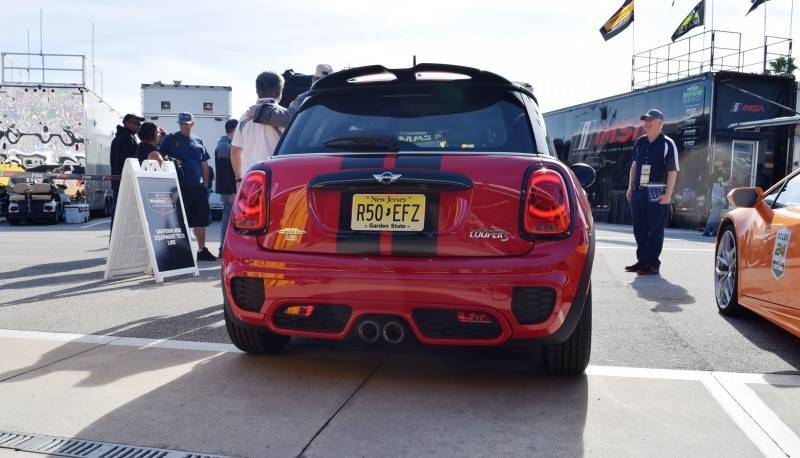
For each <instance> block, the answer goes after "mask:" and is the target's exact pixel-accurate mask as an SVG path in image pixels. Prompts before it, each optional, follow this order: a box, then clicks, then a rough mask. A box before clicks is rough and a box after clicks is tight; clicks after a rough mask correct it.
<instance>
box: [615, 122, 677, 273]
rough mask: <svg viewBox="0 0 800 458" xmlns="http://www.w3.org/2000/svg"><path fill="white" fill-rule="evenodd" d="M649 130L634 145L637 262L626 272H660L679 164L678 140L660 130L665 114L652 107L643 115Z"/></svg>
mask: <svg viewBox="0 0 800 458" xmlns="http://www.w3.org/2000/svg"><path fill="white" fill-rule="evenodd" d="M640 119H641V120H642V121H644V129H645V132H646V134H645V135H642V136H641V137H639V138H638V139H636V143H634V145H633V164H632V165H631V170H630V178H629V181H628V192H627V194H626V197H627V198H628V201H629V202H630V206H631V219H632V220H633V236H634V238H635V239H636V263H635V264H633V265H630V266H625V270H626V271H627V272H636V273H637V274H639V275H657V274H658V273H659V272H660V268H661V260H660V259H659V257H660V256H661V249H662V247H663V246H664V226H666V222H667V215H668V214H669V203H670V200H671V199H672V191H673V189H674V188H675V180H676V178H677V177H678V171H679V170H680V167H679V165H678V148H677V147H676V146H675V142H674V141H673V140H672V139H671V138H669V137H667V136H666V135H664V133H663V132H662V131H661V129H662V127H663V126H664V115H663V114H662V113H661V112H660V111H658V110H656V109H652V110H650V111H648V112H647V113H645V114H643V115H642V116H641V118H640Z"/></svg>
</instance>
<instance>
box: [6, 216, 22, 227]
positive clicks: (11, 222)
mask: <svg viewBox="0 0 800 458" xmlns="http://www.w3.org/2000/svg"><path fill="white" fill-rule="evenodd" d="M6 220H7V221H8V224H9V225H11V226H19V220H18V219H10V218H6Z"/></svg>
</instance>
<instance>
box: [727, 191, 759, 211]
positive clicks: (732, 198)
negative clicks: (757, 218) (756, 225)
mask: <svg viewBox="0 0 800 458" xmlns="http://www.w3.org/2000/svg"><path fill="white" fill-rule="evenodd" d="M759 200H764V190H763V189H761V188H736V189H733V190H731V192H729V193H728V202H730V203H731V205H734V206H736V207H745V208H754V207H755V206H756V203H758V201H759Z"/></svg>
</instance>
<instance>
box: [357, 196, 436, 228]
mask: <svg viewBox="0 0 800 458" xmlns="http://www.w3.org/2000/svg"><path fill="white" fill-rule="evenodd" d="M424 226H425V195H424V194H356V195H354V196H353V213H352V215H351V219H350V228H351V229H353V230H354V231H421V230H422V228H423V227H424Z"/></svg>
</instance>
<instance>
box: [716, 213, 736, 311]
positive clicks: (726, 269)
mask: <svg viewBox="0 0 800 458" xmlns="http://www.w3.org/2000/svg"><path fill="white" fill-rule="evenodd" d="M737 251H738V248H737V246H736V232H735V231H734V229H733V226H728V227H726V228H725V230H724V231H723V233H722V236H720V238H719V242H718V243H717V253H716V258H715V260H714V296H715V297H716V298H717V308H718V309H719V313H721V314H723V315H735V314H736V313H738V312H740V311H741V309H742V306H741V305H739V301H738V294H739V293H738V290H739V288H738V285H737V282H738V281H739V254H738V252H737Z"/></svg>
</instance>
